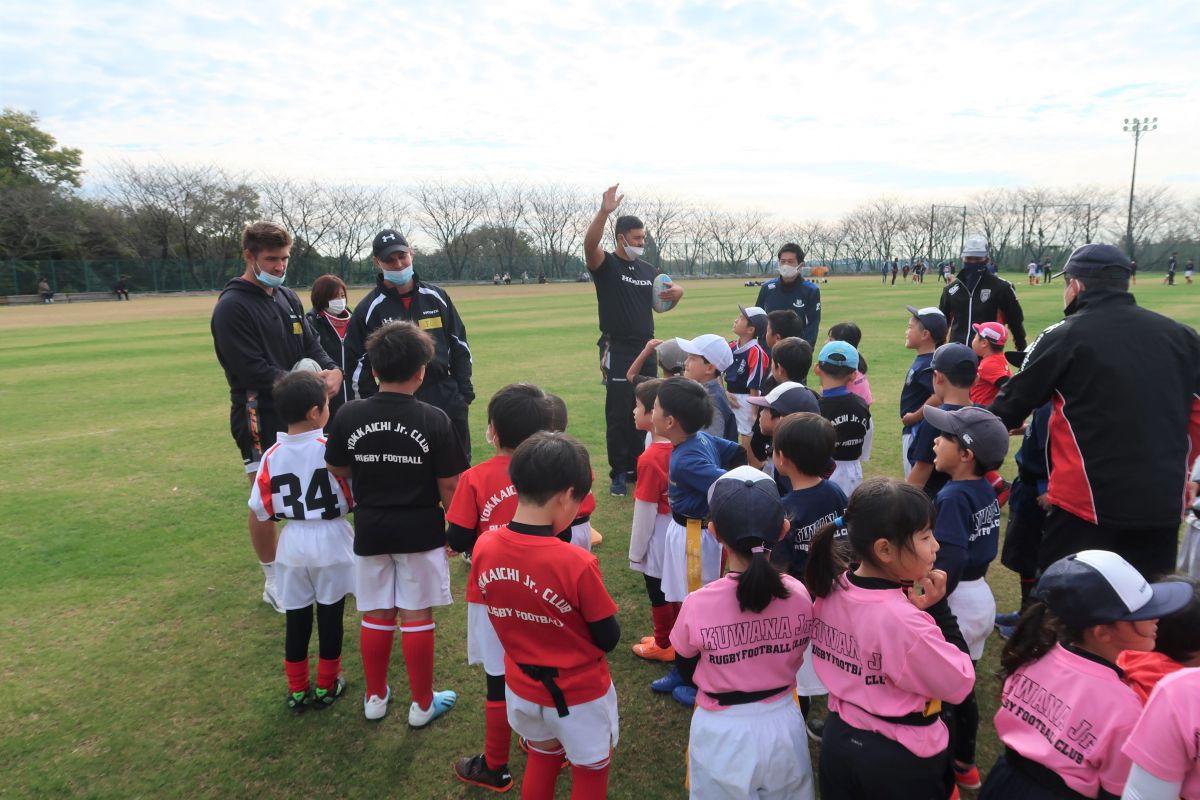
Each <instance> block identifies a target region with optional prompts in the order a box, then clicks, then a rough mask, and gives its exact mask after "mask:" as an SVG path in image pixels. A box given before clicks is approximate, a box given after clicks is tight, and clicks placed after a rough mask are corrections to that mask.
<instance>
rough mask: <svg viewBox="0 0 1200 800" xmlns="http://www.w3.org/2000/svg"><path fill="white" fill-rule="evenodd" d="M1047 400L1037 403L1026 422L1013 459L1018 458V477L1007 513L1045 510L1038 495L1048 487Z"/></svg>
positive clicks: (1048, 417)
mask: <svg viewBox="0 0 1200 800" xmlns="http://www.w3.org/2000/svg"><path fill="white" fill-rule="evenodd" d="M1050 411H1051V407H1050V404H1049V403H1046V404H1045V405H1043V406H1039V407H1038V408H1037V410H1036V411H1034V412H1033V415H1032V416H1030V418H1029V424H1028V425H1026V426H1025V436H1024V437H1023V438H1022V439H1021V447H1020V448H1019V449H1018V450H1017V453H1016V455H1015V456H1013V459H1014V460H1015V461H1016V462H1017V478H1016V480H1014V481H1013V482H1012V489H1011V491H1010V492H1009V495H1008V508H1009V515H1010V516H1011V515H1014V514H1015V515H1018V516H1022V517H1026V516H1040V515H1041V514H1043V513H1045V512H1043V511H1042V507H1041V506H1039V505H1038V504H1037V499H1038V498H1039V497H1040V496H1042V495H1044V494H1045V493H1046V491H1047V490H1048V489H1049V488H1050V463H1049V458H1048V454H1047V452H1046V446H1047V444H1048V443H1049V440H1050Z"/></svg>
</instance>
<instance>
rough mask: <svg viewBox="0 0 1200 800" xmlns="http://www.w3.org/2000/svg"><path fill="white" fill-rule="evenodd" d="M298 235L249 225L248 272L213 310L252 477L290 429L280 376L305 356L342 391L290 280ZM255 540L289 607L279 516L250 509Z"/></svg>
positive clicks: (233, 424) (236, 434)
mask: <svg viewBox="0 0 1200 800" xmlns="http://www.w3.org/2000/svg"><path fill="white" fill-rule="evenodd" d="M291 249H292V237H291V234H289V233H288V232H287V231H286V230H285V229H284V228H283V227H282V226H280V225H278V224H276V223H274V222H254V223H251V224H250V225H247V226H246V229H245V230H244V231H243V232H242V257H243V259H244V260H245V262H246V271H245V272H244V273H243V274H242V275H241V276H240V277H238V278H234V279H233V280H231V281H230V282H229V283H227V284H225V288H224V289H223V290H222V291H221V296H220V297H219V298H218V299H217V304H216V307H215V308H213V315H212V325H211V328H212V337H213V346H214V347H215V348H216V351H217V360H218V361H220V362H221V367H222V368H224V370H225V379H226V380H227V381H228V382H229V400H230V411H229V426H230V429H231V431H232V433H233V440H234V441H235V442H237V446H238V449H239V450H240V451H241V453H242V463H243V465H244V466H245V469H246V474H247V476H248V477H249V478H250V480H251V481H253V480H254V474H255V472H257V471H258V462H259V460H260V459H261V458H262V454H263V453H264V452H266V450H267V449H268V448H270V447H271V445H273V444H275V436H276V434H278V433H279V432H281V431H286V430H287V425H285V424H283V422H282V421H281V420H280V419H279V418H278V417H277V416H276V414H275V405H274V401H273V398H272V396H271V387H272V386H273V385H274V383H275V380H276V379H277V378H279V376H281V375H283V374H284V373H286V372H288V371H290V370H291V369H292V367H293V366H294V365H295V364H296V362H298V361H299V360H300V359H302V358H311V359H312V360H314V361H316V362H317V364H319V365H320V366H321V368H322V370H321V372H320V375H321V379H322V380H323V381H324V382H325V387H326V389H327V390H328V391H329V394H330V396H332V395H333V394H334V393H335V392H337V391H338V388H339V387H340V385H341V382H342V371H341V370H340V369H338V368H337V366H336V365H335V364H334V363H333V360H332V359H331V358H330V357H329V356H328V355H327V354H326V353H325V351H324V350H322V349H321V344H320V342H319V341H318V339H317V337H316V335H314V334H313V332H312V329H311V328H310V327H309V325H308V322H307V320H305V318H304V307H303V306H302V305H301V304H300V298H299V297H297V296H296V293H295V292H293V291H292V290H291V289H286V288H284V286H283V281H284V279H285V277H286V275H287V265H288V258H289V256H290V255H291ZM247 519H248V524H249V528H250V543H251V544H252V545H253V546H254V552H255V553H256V554H257V555H258V561H259V564H260V565H261V566H262V570H263V574H264V575H265V576H266V582H265V584H264V586H263V602H265V603H268V604H269V605H271V606H272V607H273V608H274V609H275V610H276V611H279V612H283V610H284V609H283V607H282V606H280V605H279V602H278V599H277V596H276V594H275V580H274V573H275V540H276V535H275V534H276V527H275V522H274V520H267V521H266V522H259V520H258V518H257V517H255V516H254V513H253V512H250V513H248V515H247Z"/></svg>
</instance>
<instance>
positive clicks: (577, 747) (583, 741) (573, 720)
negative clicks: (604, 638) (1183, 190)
mask: <svg viewBox="0 0 1200 800" xmlns="http://www.w3.org/2000/svg"><path fill="white" fill-rule="evenodd" d="M504 699H505V700H506V701H507V702H508V724H509V726H510V727H512V729H513V730H514V731H516V732H517V734H518V735H520V736H524V737H525V738H526V739H527V740H529V741H531V742H544V741H546V740H548V739H557V740H558V741H559V742H560V743H562V746H563V749H564V750H566V751H567V760H568V761H570V762H571V763H572V764H576V765H578V766H581V767H586V766H588V765H589V764H599V763H601V762H603V761H605V760H607V759H608V757H609V756H610V755H612V751H613V750H614V749H615V748H616V746H617V739H618V737H619V734H620V730H619V728H620V719H619V717H618V715H617V687H616V686H613V685H612V684H609V687H608V691H607V692H606V693H605V694H604V695H603V696H601V697H598V698H596V699H595V700H592V701H591V702H588V703H580V704H579V705H577V706H567V710H568V711H569V712H570V713H569V714H567V716H565V717H560V716H559V715H558V712H557V711H555V710H554V706H543V705H538V704H537V703H534V702H532V701H530V700H526V699H525V698H523V697H517V696H516V695H515V694H513V690H512V689H510V688H509V687H508V686H507V685H505V687H504Z"/></svg>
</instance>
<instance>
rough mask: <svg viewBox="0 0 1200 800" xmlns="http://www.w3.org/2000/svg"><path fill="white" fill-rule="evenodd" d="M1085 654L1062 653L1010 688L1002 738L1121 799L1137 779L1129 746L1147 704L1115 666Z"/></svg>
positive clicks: (1091, 789)
mask: <svg viewBox="0 0 1200 800" xmlns="http://www.w3.org/2000/svg"><path fill="white" fill-rule="evenodd" d="M1081 653H1082V651H1078V652H1075V651H1071V650H1066V649H1064V648H1063V647H1062V646H1061V645H1055V646H1054V649H1053V650H1051V651H1050V652H1048V653H1046V655H1044V656H1042V657H1041V658H1039V659H1038V660H1037V661H1034V662H1032V663H1030V664H1026V665H1025V666H1023V667H1021V668H1020V669H1018V670H1017V671H1016V672H1015V673H1013V674H1012V675H1010V676H1009V677H1008V680H1006V681H1005V682H1004V693H1003V695H1002V696H1001V698H1000V709H999V710H998V711H997V712H996V717H995V722H996V733H998V734H999V735H1000V741H1002V742H1004V744H1006V745H1008V746H1009V747H1011V748H1012V749H1013V750H1016V751H1017V752H1018V753H1020V754H1021V755H1023V756H1025V758H1028V759H1029V760H1030V761H1036V762H1037V763H1039V764H1041V765H1043V766H1045V767H1047V768H1049V769H1050V770H1052V771H1053V772H1056V773H1057V774H1058V775H1060V776H1062V779H1063V780H1064V781H1066V784H1067V786H1069V787H1071V789H1073V790H1074V791H1076V792H1079V793H1080V794H1083V795H1087V796H1088V797H1095V796H1096V795H1097V794H1098V793H1099V789H1100V787H1104V789H1105V791H1108V792H1111V793H1113V794H1118V795H1119V794H1120V793H1121V790H1122V789H1124V787H1125V779H1126V778H1127V777H1129V757H1128V756H1126V755H1123V754H1122V753H1121V746H1122V745H1123V744H1125V740H1126V739H1128V738H1129V732H1130V731H1131V730H1132V729H1133V726H1134V724H1135V723H1136V722H1137V719H1138V715H1139V714H1140V713H1141V710H1142V706H1141V703H1139V702H1138V699H1137V695H1136V694H1134V692H1133V690H1132V689H1130V688H1129V687H1128V686H1126V685H1125V684H1124V683H1122V682H1121V676H1120V675H1119V674H1118V673H1117V670H1116V668H1115V667H1113V666H1111V665H1109V664H1108V663H1106V662H1103V661H1100V660H1098V659H1097V658H1096V657H1095V656H1092V655H1090V654H1081Z"/></svg>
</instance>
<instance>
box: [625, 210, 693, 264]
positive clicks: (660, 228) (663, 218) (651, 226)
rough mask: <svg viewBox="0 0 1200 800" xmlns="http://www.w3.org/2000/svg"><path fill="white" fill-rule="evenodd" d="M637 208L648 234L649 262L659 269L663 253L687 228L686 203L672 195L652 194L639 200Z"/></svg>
mask: <svg viewBox="0 0 1200 800" xmlns="http://www.w3.org/2000/svg"><path fill="white" fill-rule="evenodd" d="M637 209H638V211H637V213H638V216H640V217H641V219H642V222H644V223H645V225H646V233H647V234H648V236H647V238H648V239H649V242H648V245H647V247H648V249H647V255H648V256H649V258H650V262H651V263H652V264H654V266H656V267H658V268H659V269H660V270H661V269H662V268H663V258H664V253H669V252H671V250H672V248H673V247H674V246H675V243H676V241H677V240H678V239H679V237H680V236H682V235H683V233H684V231H685V230H686V228H687V224H688V220H687V214H688V209H687V205H686V204H685V203H683V202H682V201H680V200H677V199H675V198H673V197H669V196H664V195H653V196H651V197H647V198H644V199H642V200H641V201H639V202H638V204H637ZM622 211H623V212H624V208H622ZM650 245H652V246H653V247H652V248H651V247H650Z"/></svg>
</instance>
